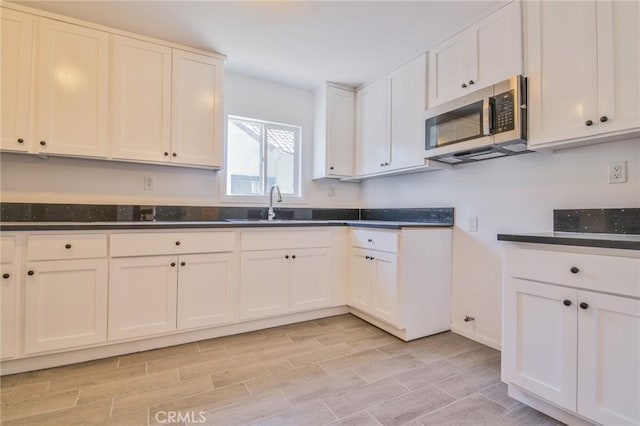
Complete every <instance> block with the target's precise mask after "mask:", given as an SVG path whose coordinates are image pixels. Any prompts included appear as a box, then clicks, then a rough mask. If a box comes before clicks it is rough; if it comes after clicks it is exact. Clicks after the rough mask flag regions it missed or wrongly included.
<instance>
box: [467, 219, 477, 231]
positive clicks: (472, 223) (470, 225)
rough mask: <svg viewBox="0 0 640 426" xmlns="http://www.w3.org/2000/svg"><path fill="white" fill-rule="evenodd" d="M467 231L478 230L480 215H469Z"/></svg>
mask: <svg viewBox="0 0 640 426" xmlns="http://www.w3.org/2000/svg"><path fill="white" fill-rule="evenodd" d="M467 231H468V232H478V216H469V217H468V218H467Z"/></svg>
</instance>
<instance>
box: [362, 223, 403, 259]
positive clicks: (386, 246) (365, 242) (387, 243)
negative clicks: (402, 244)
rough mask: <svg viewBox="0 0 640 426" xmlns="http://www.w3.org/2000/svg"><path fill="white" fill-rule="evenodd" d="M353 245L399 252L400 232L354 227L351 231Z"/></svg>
mask: <svg viewBox="0 0 640 426" xmlns="http://www.w3.org/2000/svg"><path fill="white" fill-rule="evenodd" d="M351 245H352V246H353V247H362V248H368V249H371V250H381V251H388V252H391V253H397V252H398V232H396V231H372V230H369V229H364V228H361V229H354V230H352V231H351Z"/></svg>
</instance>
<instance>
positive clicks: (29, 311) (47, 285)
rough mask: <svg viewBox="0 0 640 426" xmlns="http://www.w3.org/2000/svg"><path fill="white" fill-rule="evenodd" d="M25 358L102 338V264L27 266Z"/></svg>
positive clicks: (63, 262)
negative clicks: (36, 353)
mask: <svg viewBox="0 0 640 426" xmlns="http://www.w3.org/2000/svg"><path fill="white" fill-rule="evenodd" d="M26 266H27V268H26V269H27V277H26V280H25V286H24V287H25V323H24V327H25V340H24V351H25V353H28V354H30V353H35V352H43V351H51V350H56V349H64V348H69V347H74V346H82V345H90V344H94V343H100V342H104V341H106V339H107V281H108V280H107V269H108V268H107V259H79V260H58V261H41V262H29V263H27V265H26Z"/></svg>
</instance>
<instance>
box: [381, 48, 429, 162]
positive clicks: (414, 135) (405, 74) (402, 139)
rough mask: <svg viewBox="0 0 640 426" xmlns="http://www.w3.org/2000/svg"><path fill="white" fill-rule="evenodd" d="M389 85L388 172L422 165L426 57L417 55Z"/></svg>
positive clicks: (396, 73) (392, 75) (390, 80)
mask: <svg viewBox="0 0 640 426" xmlns="http://www.w3.org/2000/svg"><path fill="white" fill-rule="evenodd" d="M389 82H390V85H391V102H390V109H391V111H390V114H391V117H390V121H391V129H390V135H391V165H390V168H391V169H404V168H408V167H416V166H421V165H424V110H425V108H426V100H427V99H426V98H427V94H426V91H427V87H426V86H427V57H426V55H421V56H419V57H418V58H417V59H414V60H413V61H411V62H409V63H407V64H405V65H404V66H402V67H400V68H399V69H398V70H396V71H394V72H393V73H392V74H391V76H390V77H389Z"/></svg>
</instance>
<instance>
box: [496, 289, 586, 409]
mask: <svg viewBox="0 0 640 426" xmlns="http://www.w3.org/2000/svg"><path fill="white" fill-rule="evenodd" d="M565 300H567V301H568V302H567V303H569V302H570V303H571V304H570V305H569V306H566V305H565V304H564V301H565ZM576 309H577V292H576V290H572V289H568V288H564V287H556V286H552V285H546V284H539V283H534V282H531V281H526V280H521V279H517V278H507V279H505V289H504V319H503V327H504V329H503V333H504V338H503V342H504V343H503V352H502V356H503V369H502V379H503V380H504V381H505V382H507V383H513V384H515V385H517V386H520V387H521V388H523V389H525V390H527V391H530V392H532V393H534V394H536V395H538V396H540V397H542V398H545V399H547V400H548V401H551V402H553V403H555V404H557V405H559V406H560V407H564V408H566V409H568V410H571V411H575V409H576V378H577V371H576V370H577V368H576V359H577V356H578V354H577V352H576V350H577V345H578V343H577V332H578V330H577V320H576Z"/></svg>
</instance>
